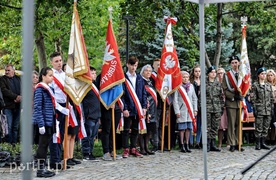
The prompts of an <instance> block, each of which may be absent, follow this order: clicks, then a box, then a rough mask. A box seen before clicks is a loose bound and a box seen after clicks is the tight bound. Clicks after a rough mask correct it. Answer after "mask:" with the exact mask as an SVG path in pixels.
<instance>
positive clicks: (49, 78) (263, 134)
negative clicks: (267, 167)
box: [0, 52, 276, 177]
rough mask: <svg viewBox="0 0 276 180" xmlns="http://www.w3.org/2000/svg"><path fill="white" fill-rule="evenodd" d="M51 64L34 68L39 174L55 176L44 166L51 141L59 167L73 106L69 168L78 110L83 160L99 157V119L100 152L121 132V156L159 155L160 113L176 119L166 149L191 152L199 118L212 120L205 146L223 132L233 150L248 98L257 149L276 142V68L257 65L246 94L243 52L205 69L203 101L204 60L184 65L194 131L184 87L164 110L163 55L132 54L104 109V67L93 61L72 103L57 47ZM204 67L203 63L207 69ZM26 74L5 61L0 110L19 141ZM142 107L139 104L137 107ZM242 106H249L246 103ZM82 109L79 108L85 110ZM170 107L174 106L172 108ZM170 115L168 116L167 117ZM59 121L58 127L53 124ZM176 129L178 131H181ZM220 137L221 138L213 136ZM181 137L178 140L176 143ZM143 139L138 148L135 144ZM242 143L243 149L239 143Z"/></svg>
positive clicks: (213, 146) (109, 150)
mask: <svg viewBox="0 0 276 180" xmlns="http://www.w3.org/2000/svg"><path fill="white" fill-rule="evenodd" d="M50 61H51V65H52V68H50V67H45V68H42V69H41V71H40V73H39V74H38V73H37V72H36V71H34V72H33V80H32V83H33V92H34V97H33V116H32V121H33V125H34V143H37V144H38V149H37V152H36V159H37V161H38V165H39V166H38V167H39V168H38V171H37V176H38V177H51V176H54V175H55V173H54V172H52V171H49V170H47V169H46V168H45V159H46V155H47V151H48V148H49V150H50V164H49V166H50V168H52V169H62V164H61V161H62V157H61V154H62V151H63V150H64V148H65V147H62V142H63V140H64V132H65V117H66V116H67V115H69V113H70V111H74V114H75V115H76V120H77V122H78V125H74V126H73V125H72V124H69V126H68V131H67V132H68V138H67V144H68V146H67V150H66V151H65V150H64V152H67V154H66V155H65V156H66V157H67V158H66V159H67V165H68V167H67V168H70V166H72V165H76V164H80V163H81V161H79V160H76V159H75V158H74V154H73V152H74V145H75V140H76V139H78V138H76V137H77V135H78V132H79V131H80V129H81V126H80V124H81V122H80V120H81V118H80V117H81V116H82V117H83V119H84V127H85V131H86V134H87V136H86V137H84V138H83V139H81V147H82V154H83V160H84V161H96V160H98V159H97V158H96V157H95V156H94V155H93V149H94V139H95V137H96V136H97V134H98V129H99V127H101V130H102V131H101V136H100V138H101V141H102V148H103V157H102V159H103V160H106V161H110V160H112V159H113V157H112V156H113V139H116V148H117V149H120V148H122V149H123V153H122V157H123V158H128V157H129V156H130V155H132V156H135V157H143V156H144V155H154V154H155V152H156V151H157V150H159V149H161V144H162V142H161V139H162V138H161V136H162V133H161V132H162V131H161V129H162V124H163V120H166V122H167V120H168V119H169V120H170V121H171V126H170V128H171V132H172V133H171V135H170V136H168V126H166V128H165V138H164V145H165V147H164V150H166V149H170V148H172V147H173V146H177V145H178V146H179V149H180V152H183V153H191V152H192V150H191V149H192V148H196V149H201V148H202V137H201V135H202V128H201V124H202V121H206V122H207V129H206V131H207V151H208V152H209V151H215V152H220V151H221V147H222V143H223V140H224V142H226V144H227V145H229V151H231V152H234V151H236V150H238V145H239V143H242V142H239V141H238V134H239V132H238V131H239V128H238V126H239V122H240V119H241V113H240V109H242V107H241V106H242V103H241V102H243V101H245V102H246V105H247V110H248V112H252V111H253V112H254V116H255V131H254V134H255V140H256V141H255V142H256V143H255V149H256V150H260V149H269V148H270V147H269V146H268V145H267V144H266V143H269V144H271V145H273V144H275V126H276V122H275V111H276V106H275V103H276V74H275V71H274V70H272V69H269V70H267V69H266V68H265V67H261V68H259V69H258V70H257V76H258V78H257V80H256V82H254V83H253V84H252V86H251V88H250V90H249V91H248V93H247V95H246V97H243V96H241V94H240V92H239V91H238V85H237V83H238V77H239V63H240V59H239V57H238V56H231V57H230V58H229V64H230V66H231V69H230V71H228V72H225V70H224V69H223V68H216V67H214V66H211V67H209V68H208V69H207V71H206V92H205V93H206V107H204V106H202V105H201V100H200V97H201V92H200V86H201V83H200V77H201V71H202V70H201V69H200V66H198V65H196V66H195V67H194V68H193V69H192V70H191V72H187V71H181V75H182V85H181V86H182V87H183V89H184V90H185V91H186V93H187V96H188V98H189V100H190V102H191V106H192V107H191V108H192V110H193V114H194V116H195V118H196V124H197V130H196V132H194V131H193V123H192V118H191V117H190V116H189V113H188V107H187V106H186V103H185V102H184V99H183V96H181V95H180V93H179V91H178V90H177V91H175V92H174V93H173V94H172V96H171V98H172V101H171V103H170V104H169V103H167V105H166V112H165V113H163V105H164V104H163V103H164V102H163V101H162V100H161V97H160V96H159V94H158V92H157V91H156V89H155V80H156V78H158V77H157V71H158V68H159V66H160V61H161V60H160V59H158V58H157V59H155V60H154V61H153V63H152V65H149V64H147V65H145V66H143V67H141V71H140V73H138V72H137V67H138V65H139V60H138V58H137V57H134V56H132V57H130V58H129V59H128V61H127V64H126V65H127V71H126V73H125V79H126V80H125V82H124V83H123V90H124V94H123V96H122V97H121V98H120V100H118V101H117V102H116V103H115V104H114V105H113V106H112V108H110V109H108V110H107V109H106V108H105V107H104V106H103V105H102V104H101V102H100V99H99V92H98V91H97V88H99V85H100V80H101V74H99V75H98V76H97V75H96V69H95V68H93V67H90V73H91V77H92V81H93V84H94V88H92V89H91V90H90V91H89V92H88V93H87V95H86V96H85V97H84V99H83V101H82V103H81V105H79V106H77V105H74V103H73V102H70V104H72V109H70V110H69V109H68V108H66V99H67V95H66V93H65V91H64V81H65V68H66V64H63V59H62V56H61V54H60V53H58V52H54V53H53V54H51V55H50ZM204 72H205V70H204ZM21 83H22V82H21V79H20V77H19V76H17V75H16V74H15V68H14V66H13V65H11V64H9V65H7V66H6V67H5V75H4V76H2V77H1V78H0V88H1V92H2V94H3V100H4V102H5V106H4V107H3V109H2V111H3V113H4V114H5V115H6V116H7V119H8V135H7V136H6V137H4V138H3V139H2V141H5V142H8V143H11V144H15V143H17V142H19V137H18V134H19V124H20V112H21V108H22V107H20V102H21V99H22V94H21ZM139 107H141V108H139ZM243 107H244V106H243ZM203 108H205V109H206V112H207V116H206V117H207V118H206V120H205V119H201V109H203ZM80 109H81V110H80ZM112 109H114V112H115V116H114V117H115V118H114V120H115V127H117V126H118V124H119V123H120V120H121V118H122V117H123V119H124V123H123V129H119V131H120V134H119V135H116V138H113V137H112V131H113V129H112ZM169 111H170V112H169ZM140 114H142V115H143V116H144V117H145V124H146V131H145V130H144V129H141V127H140V117H141V116H140ZM163 116H165V117H163ZM56 127H59V128H56ZM175 131H177V132H178V134H177V136H176V133H175ZM168 137H170V138H171V143H170V144H171V147H168V146H167V145H168V143H167V141H168ZM216 139H218V146H217V143H216ZM176 142H178V144H177V143H176ZM137 147H139V148H137ZM240 150H241V151H243V150H244V149H243V148H241V149H240Z"/></svg>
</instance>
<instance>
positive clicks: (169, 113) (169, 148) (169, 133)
mask: <svg viewBox="0 0 276 180" xmlns="http://www.w3.org/2000/svg"><path fill="white" fill-rule="evenodd" d="M168 150H171V105H169V112H168Z"/></svg>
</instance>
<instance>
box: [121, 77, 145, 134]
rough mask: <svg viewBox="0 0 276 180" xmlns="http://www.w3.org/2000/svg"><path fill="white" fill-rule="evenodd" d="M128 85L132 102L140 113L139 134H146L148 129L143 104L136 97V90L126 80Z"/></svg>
mask: <svg viewBox="0 0 276 180" xmlns="http://www.w3.org/2000/svg"><path fill="white" fill-rule="evenodd" d="M125 83H126V87H127V89H128V91H129V93H130V95H131V97H132V100H133V102H134V104H135V107H136V109H137V112H138V117H139V133H140V134H145V133H147V128H146V122H145V118H144V114H143V109H142V106H141V103H140V101H139V99H138V97H137V95H136V92H135V90H134V89H133V87H132V85H131V83H130V82H129V80H128V79H126V80H125Z"/></svg>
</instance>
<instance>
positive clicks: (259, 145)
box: [255, 138, 261, 150]
mask: <svg viewBox="0 0 276 180" xmlns="http://www.w3.org/2000/svg"><path fill="white" fill-rule="evenodd" d="M255 150H261V142H260V138H256V145H255Z"/></svg>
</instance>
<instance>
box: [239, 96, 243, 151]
mask: <svg viewBox="0 0 276 180" xmlns="http://www.w3.org/2000/svg"><path fill="white" fill-rule="evenodd" d="M239 109H240V111H239V151H241V144H242V116H241V113H242V102H241V101H240V108H239Z"/></svg>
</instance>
